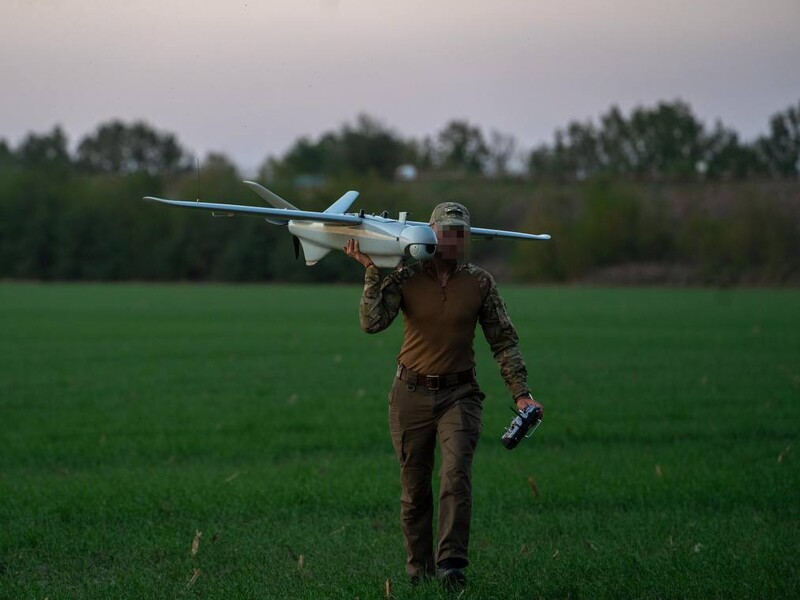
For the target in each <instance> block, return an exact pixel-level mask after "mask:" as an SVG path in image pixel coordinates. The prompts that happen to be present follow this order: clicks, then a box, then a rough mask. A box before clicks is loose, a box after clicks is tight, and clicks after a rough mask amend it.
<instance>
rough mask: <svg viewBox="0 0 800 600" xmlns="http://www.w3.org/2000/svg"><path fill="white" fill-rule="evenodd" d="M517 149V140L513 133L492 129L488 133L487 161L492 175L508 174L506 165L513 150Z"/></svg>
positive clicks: (507, 165)
mask: <svg viewBox="0 0 800 600" xmlns="http://www.w3.org/2000/svg"><path fill="white" fill-rule="evenodd" d="M516 149H517V140H516V139H514V136H513V135H508V134H505V133H501V132H499V131H496V130H492V132H491V134H490V135H489V147H488V153H489V161H488V170H489V172H490V173H491V174H492V175H506V174H508V167H509V163H510V162H511V159H512V158H513V157H514V152H515V151H516Z"/></svg>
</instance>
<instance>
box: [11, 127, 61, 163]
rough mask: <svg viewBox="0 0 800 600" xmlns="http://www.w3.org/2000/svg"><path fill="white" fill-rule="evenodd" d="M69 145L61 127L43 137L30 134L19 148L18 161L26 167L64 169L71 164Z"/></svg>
mask: <svg viewBox="0 0 800 600" xmlns="http://www.w3.org/2000/svg"><path fill="white" fill-rule="evenodd" d="M67 144H68V143H67V136H66V134H65V133H64V130H63V129H61V126H60V125H56V126H55V127H53V129H52V131H51V132H50V133H45V134H43V135H37V134H35V133H29V134H28V135H27V137H26V138H25V139H24V140H23V141H22V142H21V143H20V145H19V147H18V148H17V151H16V155H17V160H18V161H19V163H20V164H21V165H22V166H25V167H35V168H39V167H43V168H50V169H52V168H58V169H64V168H67V167H69V166H70V164H71V159H70V155H69V149H68V148H67Z"/></svg>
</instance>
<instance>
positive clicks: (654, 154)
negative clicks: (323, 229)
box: [0, 101, 800, 284]
mask: <svg viewBox="0 0 800 600" xmlns="http://www.w3.org/2000/svg"><path fill="white" fill-rule="evenodd" d="M520 152H521V151H520V150H519V149H518V145H517V143H516V141H515V139H514V138H513V136H511V135H507V134H502V133H500V132H497V131H492V132H491V133H490V134H489V135H488V136H486V135H484V133H483V132H482V130H481V129H480V128H479V127H477V126H475V125H472V124H470V123H468V122H466V121H458V120H454V121H451V122H449V123H447V124H446V125H445V126H444V127H443V128H442V130H440V131H439V132H438V133H437V134H435V135H433V136H427V137H425V138H423V139H421V140H414V139H405V138H403V137H402V136H400V135H399V134H397V133H396V132H395V131H394V130H392V129H391V128H389V127H387V126H385V125H383V124H381V123H380V122H379V121H378V120H377V119H374V118H372V117H370V116H368V115H360V116H358V117H357V118H356V119H355V121H354V122H352V123H347V124H344V125H342V126H341V127H340V128H339V129H337V130H332V131H329V132H327V133H324V134H322V135H321V136H319V137H318V138H316V139H312V138H300V139H298V140H297V141H296V142H295V143H294V144H293V145H292V146H291V147H290V148H289V149H288V150H287V151H286V152H285V153H284V154H283V155H282V156H280V157H269V158H267V159H265V161H264V163H263V164H262V165H261V167H260V169H259V176H258V177H259V179H261V180H262V181H264V182H268V183H269V185H270V187H271V188H272V189H274V190H275V191H276V192H277V193H279V194H280V195H282V196H284V197H287V198H289V199H291V200H292V201H293V202H295V203H296V204H298V205H299V206H302V207H303V208H308V209H311V210H321V209H323V208H325V207H326V206H327V205H328V204H330V203H331V201H332V200H333V199H335V198H337V197H338V196H339V195H341V193H342V191H343V190H346V189H358V190H359V191H361V193H362V196H361V199H360V201H359V202H360V205H361V206H364V207H365V208H366V209H367V210H368V211H370V212H380V211H381V210H383V209H386V210H389V211H390V212H391V213H392V214H396V212H397V211H399V210H408V211H411V212H412V213H413V218H415V219H420V220H424V219H426V218H427V216H428V215H429V213H430V210H431V208H432V207H433V206H434V205H435V204H436V203H438V202H441V201H446V200H456V201H461V202H464V203H465V204H467V205H468V206H469V207H470V209H471V211H472V212H473V217H474V221H475V223H480V224H481V225H485V226H488V227H498V228H514V229H520V228H524V229H526V230H530V231H536V232H538V231H548V232H551V233H553V234H554V239H553V241H552V242H548V243H546V244H531V245H519V244H517V245H515V244H504V243H502V242H498V243H489V244H477V243H476V244H473V254H474V256H475V258H476V261H477V262H485V263H491V265H492V266H493V269H494V270H495V271H496V272H499V273H501V274H503V275H504V276H505V277H506V278H513V279H516V280H518V281H570V280H576V279H584V278H587V277H591V276H592V273H596V272H603V271H607V270H608V269H613V268H616V266H625V265H631V266H634V267H635V266H636V265H642V264H645V263H646V264H647V265H650V267H648V268H650V271H648V273H650V275H648V277H651V278H652V273H653V270H652V265H661V266H662V267H663V268H661V270H660V271H659V270H658V269H656V271H658V273H661V275H658V274H656V275H655V278H656V279H658V278H659V277H662V278H663V279H664V280H665V281H669V280H671V279H672V280H674V279H675V276H674V273H679V277H678V279H680V281H682V282H690V283H736V282H744V281H750V282H769V283H779V284H780V283H787V282H796V281H797V279H798V277H799V276H800V272H799V271H800V267H798V264H797V263H798V259H797V257H798V256H800V214H799V213H800V205H798V199H799V198H800V187H799V186H800V183H798V181H797V172H798V161H800V103H798V104H797V105H796V106H792V107H790V108H788V109H786V110H784V111H782V112H778V113H776V114H775V115H773V116H772V117H771V119H770V120H769V130H768V132H767V133H766V134H764V135H762V136H761V137H759V138H758V139H756V140H754V141H753V142H751V143H743V142H741V141H740V140H739V137H738V136H737V134H736V133H735V132H733V131H732V130H731V129H729V128H726V127H724V126H723V125H721V124H719V123H717V124H716V125H715V126H714V127H713V128H711V129H707V128H706V127H705V126H704V125H703V124H702V123H700V122H699V120H698V119H697V118H696V117H695V116H694V115H693V114H692V112H691V109H690V108H689V106H688V105H687V104H686V103H683V102H680V101H676V102H671V103H660V104H658V105H656V106H655V107H650V108H646V107H644V108H637V109H634V110H633V111H631V113H630V114H629V115H627V116H626V115H623V114H622V113H621V111H619V110H618V109H616V108H612V109H610V110H609V111H608V113H607V114H605V115H603V116H602V117H601V119H600V122H599V123H597V124H594V123H591V122H588V123H570V124H568V125H567V126H566V127H564V128H562V129H559V130H558V131H557V132H556V134H555V136H554V142H553V144H551V145H544V146H541V147H539V148H535V149H534V150H532V151H531V152H529V153H524V152H522V155H521V158H520ZM195 160H196V159H195V158H194V157H193V156H192V154H191V152H189V151H188V150H187V149H186V148H185V147H184V146H183V145H182V144H181V143H180V141H179V140H178V139H177V137H176V136H175V135H174V134H172V133H169V132H165V131H160V130H157V129H155V128H153V127H152V126H150V125H148V124H146V123H142V122H135V123H124V122H122V121H119V120H113V121H110V122H107V123H103V124H101V125H99V126H98V128H97V129H96V130H95V131H93V132H92V133H90V134H88V135H86V136H85V137H84V138H83V139H81V140H79V141H78V143H77V144H76V146H75V148H74V150H70V144H69V140H68V139H67V136H66V135H65V133H64V131H63V130H62V129H61V128H60V127H54V128H53V129H52V130H51V131H49V132H45V133H30V134H28V135H27V136H26V137H25V138H24V139H23V140H22V141H21V142H20V143H19V144H17V145H16V146H15V147H12V146H11V145H10V144H9V143H8V142H6V141H5V140H2V139H0V278H22V279H43V280H50V279H58V280H73V279H75V280H131V279H138V280H157V281H164V280H193V281H194V280H198V281H205V280H222V281H272V280H276V281H357V280H358V279H359V277H360V272H359V269H358V268H357V267H358V266H357V265H355V264H353V263H352V261H348V260H347V259H346V257H344V256H340V255H339V254H340V253H336V254H334V255H332V256H331V257H329V258H326V259H325V260H324V261H322V262H320V263H319V265H317V266H316V267H314V268H311V269H306V268H305V267H303V266H302V263H300V264H297V263H295V261H294V257H293V251H292V244H291V240H290V238H289V235H288V234H287V232H286V231H283V230H281V229H280V228H278V227H273V226H269V225H266V224H264V223H263V221H261V220H259V219H247V218H237V219H212V218H209V216H208V215H206V214H203V213H196V212H194V211H179V210H170V209H165V208H163V207H155V206H151V205H147V204H145V203H143V202H142V201H141V197H142V196H144V195H162V196H167V197H175V198H182V199H191V198H195V197H197V195H198V192H199V193H200V195H201V197H202V199H208V200H217V201H221V202H237V203H241V202H248V200H247V198H248V195H249V191H248V190H247V189H246V188H244V186H242V185H241V179H242V178H243V177H242V174H241V173H240V171H239V169H238V167H237V166H236V165H235V164H234V163H233V161H231V160H230V159H229V158H228V157H226V156H225V155H223V154H220V153H210V154H209V155H207V156H206V157H204V159H203V160H202V162H201V164H200V168H199V173H198V172H196V170H195ZM514 161H516V162H517V163H518V164H523V165H526V167H527V171H526V172H522V173H520V172H518V170H516V171H514V172H513V173H512V172H511V171H512V170H513V169H512V164H513V163H514ZM404 164H410V165H414V166H415V167H416V168H417V170H418V171H419V173H420V175H419V177H418V178H417V179H416V180H414V181H400V180H398V179H397V176H396V174H397V169H398V167H399V166H400V165H404ZM776 186H777V187H776ZM252 200H253V202H259V200H257V199H256V198H255V197H253V199H252ZM518 246H519V247H518ZM672 267H675V269H672ZM670 269H672V270H670ZM670 273H673V275H670Z"/></svg>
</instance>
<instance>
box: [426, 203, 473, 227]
mask: <svg viewBox="0 0 800 600" xmlns="http://www.w3.org/2000/svg"><path fill="white" fill-rule="evenodd" d="M428 223H429V224H431V225H433V224H434V223H435V224H439V225H461V226H463V227H469V210H467V207H466V206H464V205H463V204H459V203H458V202H442V203H441V204H437V205H436V207H435V208H434V209H433V212H432V213H431V220H430V221H428Z"/></svg>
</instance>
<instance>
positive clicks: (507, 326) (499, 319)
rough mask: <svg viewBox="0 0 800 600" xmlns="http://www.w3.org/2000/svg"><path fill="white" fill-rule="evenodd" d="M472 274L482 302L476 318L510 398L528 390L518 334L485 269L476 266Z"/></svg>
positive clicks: (528, 391)
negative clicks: (478, 287) (475, 279)
mask: <svg viewBox="0 0 800 600" xmlns="http://www.w3.org/2000/svg"><path fill="white" fill-rule="evenodd" d="M476 271H477V272H476V276H477V277H478V279H479V281H480V283H481V291H482V293H483V303H482V304H481V310H480V314H479V315H478V320H479V321H480V324H481V328H482V329H483V335H484V336H486V341H488V342H489V347H490V348H491V349H492V354H493V355H494V358H495V360H496V361H497V364H498V365H500V374H501V375H502V377H503V381H505V383H506V387H507V388H508V391H509V392H511V395H512V397H513V398H515V399H516V398H518V397H519V396H521V395H523V394H525V393H530V388H529V387H528V369H527V368H526V367H525V361H524V360H523V359H522V353H521V352H520V351H519V338H518V337H517V331H516V329H514V325H513V324H512V323H511V319H510V318H509V316H508V311H507V310H506V305H505V303H504V302H503V299H502V298H501V297H500V292H498V291H497V285H496V284H495V282H494V279H493V278H492V276H491V275H489V273H487V272H486V271H483V270H482V269H480V270H478V269H476Z"/></svg>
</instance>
